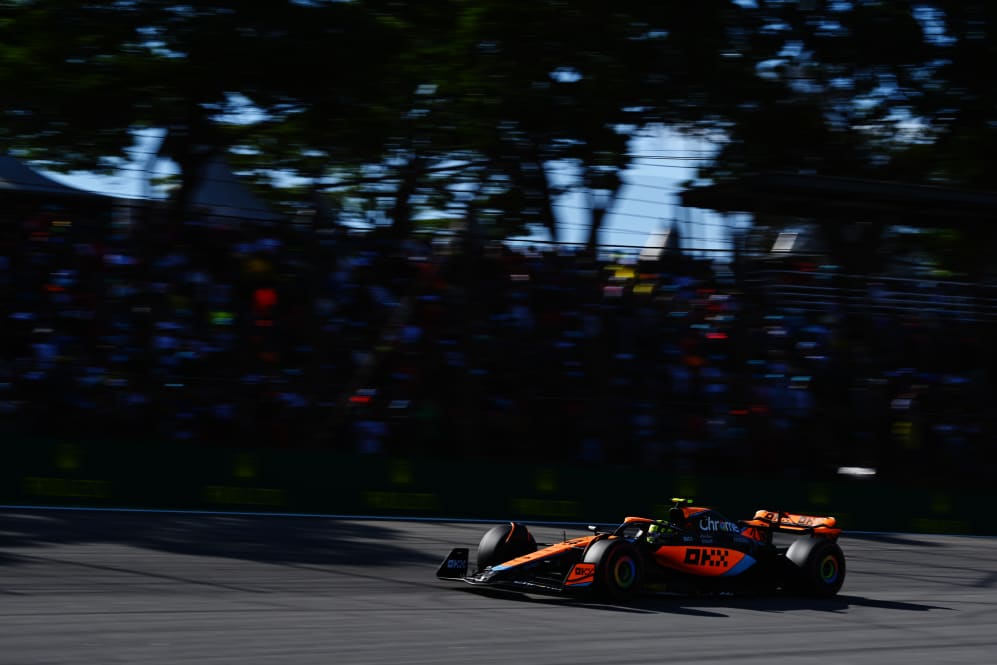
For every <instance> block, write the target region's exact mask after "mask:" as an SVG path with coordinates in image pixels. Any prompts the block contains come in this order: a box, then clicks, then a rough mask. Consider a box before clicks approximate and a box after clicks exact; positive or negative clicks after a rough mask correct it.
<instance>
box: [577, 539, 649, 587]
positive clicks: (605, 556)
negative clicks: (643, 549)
mask: <svg viewBox="0 0 997 665" xmlns="http://www.w3.org/2000/svg"><path fill="white" fill-rule="evenodd" d="M584 561H585V562H586V563H594V564H595V566H596V574H595V576H596V579H595V585H594V590H595V592H596V594H597V595H598V596H599V597H601V598H603V599H606V600H611V601H624V600H628V599H630V598H632V597H633V596H634V595H635V594H636V593H637V592H638V591H639V589H640V587H641V584H642V583H643V580H644V560H643V558H642V557H641V554H640V551H639V550H638V549H637V548H636V547H634V546H633V545H632V544H630V543H629V542H627V541H625V540H608V539H607V540H600V541H596V542H595V543H593V544H592V545H591V546H590V547H589V549H588V551H587V552H586V553H585V557H584Z"/></svg>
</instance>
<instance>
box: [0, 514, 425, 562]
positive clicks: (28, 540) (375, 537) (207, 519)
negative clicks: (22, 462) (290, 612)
mask: <svg viewBox="0 0 997 665" xmlns="http://www.w3.org/2000/svg"><path fill="white" fill-rule="evenodd" d="M400 540H401V539H400V538H399V537H398V532H397V531H396V530H395V529H392V528H391V527H390V526H387V525H384V524H375V523H357V522H351V521H345V520H335V519H324V518H320V517H300V518H292V517H287V516H272V517H271V516H266V515H257V516H238V515H205V514H195V515H187V514H172V513H116V512H95V513H90V512H85V511H60V510H46V511H44V512H10V513H0V550H2V549H5V548H10V547H23V546H37V547H46V546H54V545H70V544H81V543H111V544H122V545H130V546H134V547H141V548H144V549H152V550H160V551H164V552H172V553H176V554H190V555H197V556H213V557H226V558H233V559H243V560H250V561H258V562H263V563H292V564H322V565H337V564H346V563H356V562H358V561H362V562H363V563H364V565H369V566H397V565H399V564H412V563H415V564H423V563H434V564H435V563H437V560H436V557H435V556H432V557H430V556H428V555H426V554H423V553H420V552H419V551H417V550H414V549H410V548H407V547H405V546H403V545H400V544H399V542H400ZM18 562H19V559H18V558H17V557H16V556H14V555H10V554H7V553H2V552H0V565H17V563H18Z"/></svg>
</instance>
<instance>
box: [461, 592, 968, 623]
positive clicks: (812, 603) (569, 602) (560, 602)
mask: <svg viewBox="0 0 997 665" xmlns="http://www.w3.org/2000/svg"><path fill="white" fill-rule="evenodd" d="M459 590H460V591H464V592H467V593H473V594H477V595H481V596H486V597H490V598H500V599H505V600H509V601H510V602H525V603H531V604H541V605H551V606H558V607H575V608H584V609H591V610H598V611H607V612H621V613H629V614H658V613H661V614H682V615H686V616H698V617H707V618H718V619H720V618H727V617H729V616H730V615H729V614H727V613H725V612H723V610H724V609H740V610H754V611H757V612H774V613H783V612H788V613H792V612H800V611H803V610H810V611H818V612H846V611H848V610H849V609H850V608H852V607H873V608H877V609H880V610H886V611H898V612H929V611H932V610H950V609H951V608H948V607H942V606H938V605H922V604H919V603H903V602H896V601H890V600H876V599H875V598H864V597H861V596H848V595H839V596H835V597H833V598H802V597H796V596H778V595H776V596H743V597H735V596H699V597H697V596H682V595H656V596H641V597H639V598H635V599H633V600H631V601H629V602H627V603H626V604H617V603H608V602H598V601H595V600H586V599H583V598H569V597H559V596H538V595H531V594H525V593H519V592H516V591H505V590H501V589H481V588H473V587H465V588H460V589H459Z"/></svg>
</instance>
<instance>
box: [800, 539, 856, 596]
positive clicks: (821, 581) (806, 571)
mask: <svg viewBox="0 0 997 665" xmlns="http://www.w3.org/2000/svg"><path fill="white" fill-rule="evenodd" d="M786 558H787V559H788V560H789V561H791V562H792V563H793V564H794V565H793V567H792V569H791V575H790V580H789V584H788V585H787V587H788V590H789V591H791V592H793V593H797V594H801V595H805V596H819V597H823V598H827V597H830V596H833V595H835V594H837V593H838V591H840V590H841V585H842V584H844V583H845V554H844V552H842V551H841V547H839V546H838V544H837V543H835V542H832V541H829V540H823V539H820V538H801V539H799V540H797V541H796V542H794V543H793V544H792V545H790V546H789V549H788V550H787V551H786Z"/></svg>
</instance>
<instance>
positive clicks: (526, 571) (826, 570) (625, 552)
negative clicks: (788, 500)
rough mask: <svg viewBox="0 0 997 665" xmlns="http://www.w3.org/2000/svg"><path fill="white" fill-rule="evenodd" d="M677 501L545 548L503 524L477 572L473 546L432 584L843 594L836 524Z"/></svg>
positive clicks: (520, 528)
mask: <svg viewBox="0 0 997 665" xmlns="http://www.w3.org/2000/svg"><path fill="white" fill-rule="evenodd" d="M673 501H674V505H673V506H672V508H671V510H670V511H669V515H668V519H651V518H646V517H627V518H625V519H624V520H623V523H622V524H620V525H619V526H618V527H616V528H615V529H612V530H601V529H599V528H597V527H594V526H590V527H589V530H590V531H591V532H592V533H591V534H589V535H585V536H581V537H577V538H566V539H565V540H563V541H561V542H558V543H554V544H550V545H544V546H538V545H537V542H536V540H535V539H534V537H533V535H532V534H531V533H530V531H529V529H528V528H527V527H526V526H525V525H523V524H521V523H518V522H509V523H505V524H500V525H497V526H495V527H492V528H491V529H489V530H488V531H487V532H486V533H485V534H484V535H483V536H482V538H481V541H480V542H479V543H478V551H477V565H476V567H475V568H473V569H471V563H470V550H469V548H466V547H456V548H454V549H452V550H451V551H450V553H449V554H448V555H447V557H446V558H445V559H444V560H443V563H442V564H441V565H440V567H439V569H438V570H437V573H436V576H437V577H439V578H441V579H445V580H459V581H462V582H466V583H468V584H471V585H475V586H480V587H491V588H495V589H505V590H514V591H520V592H525V593H539V594H568V595H584V594H590V595H594V596H595V597H597V598H601V599H603V600H610V601H616V602H618V601H625V600H628V599H629V598H631V597H632V596H634V595H635V594H638V593H662V592H663V593H679V594H710V593H752V594H757V593H775V592H778V593H790V594H796V595H809V596H825V597H826V596H833V595H835V594H836V593H838V591H839V590H840V589H841V585H842V583H843V582H844V580H845V556H844V553H843V552H842V551H841V547H840V546H839V545H838V542H837V540H838V536H839V535H840V533H841V529H839V528H838V527H837V526H836V520H835V518H834V517H815V516H811V515H800V514H796V513H788V512H781V511H769V510H759V511H757V512H756V513H755V515H754V517H753V518H752V519H749V520H740V521H737V522H732V521H730V520H728V519H726V518H725V517H724V516H723V515H721V514H720V513H718V512H717V511H715V510H712V509H710V508H702V507H697V506H694V505H692V502H691V501H690V500H687V499H673ZM776 534H788V535H786V536H783V535H780V536H779V537H778V538H776ZM777 540H778V541H779V542H778V543H777V542H776V541H777ZM787 540H788V541H791V542H788V543H786V542H783V541H787Z"/></svg>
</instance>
